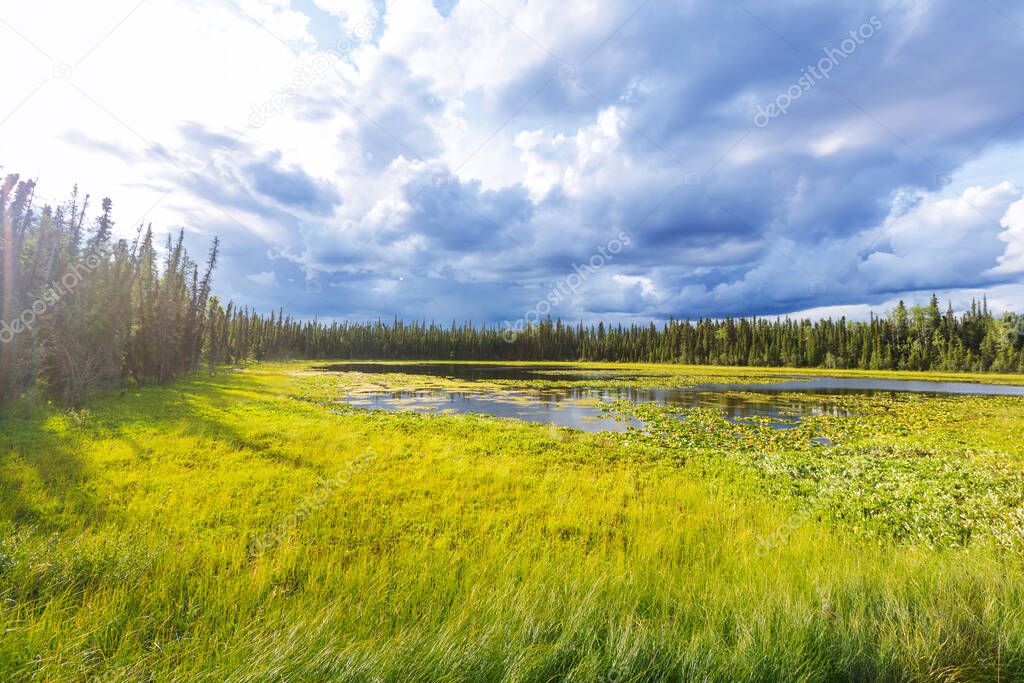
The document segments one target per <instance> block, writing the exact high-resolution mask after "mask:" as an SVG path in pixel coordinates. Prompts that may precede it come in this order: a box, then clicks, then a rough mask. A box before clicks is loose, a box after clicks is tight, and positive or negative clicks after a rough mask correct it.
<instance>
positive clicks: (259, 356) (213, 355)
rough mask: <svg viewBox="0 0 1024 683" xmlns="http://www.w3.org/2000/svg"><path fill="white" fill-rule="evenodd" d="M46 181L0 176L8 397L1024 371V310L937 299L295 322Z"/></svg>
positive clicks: (0, 288)
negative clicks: (335, 369)
mask: <svg viewBox="0 0 1024 683" xmlns="http://www.w3.org/2000/svg"><path fill="white" fill-rule="evenodd" d="M34 192H35V183H34V182H33V181H21V180H19V178H18V176H16V175H9V176H7V177H6V179H5V180H4V182H3V185H2V187H0V219H2V231H3V232H2V235H0V269H2V276H0V302H2V313H3V317H2V319H0V342H2V343H0V403H2V402H5V401H8V400H10V399H11V398H13V397H15V396H18V395H21V394H23V393H25V392H38V393H41V394H46V395H49V396H53V397H55V398H57V399H58V400H60V401H61V402H63V403H65V404H75V403H78V402H80V401H81V400H82V398H83V397H84V396H85V395H86V394H87V393H88V392H89V391H91V390H94V389H103V388H110V387H116V386H123V385H125V384H135V385H142V384H150V383H163V382H167V381H170V380H172V379H174V378H175V377H179V376H181V375H182V374H185V373H189V372H194V371H196V370H198V369H200V368H202V367H207V368H210V369H212V368H214V367H216V366H218V365H221V364H237V363H240V362H243V361H246V360H249V359H255V360H264V359H268V360H269V359H288V358H306V359H381V360H387V359H395V360H397V359H410V360H411V359H451V360H507V361H540V360H547V361H555V360H562V361H576V360H583V361H624V362H626V361H628V362H658V363H669V362H678V363H690V364H709V365H750V366H787V367H819V368H862V369H876V370H890V369H891V370H896V369H899V370H947V371H976V372H988V371H993V372H1022V371H1024V316H1020V315H1017V314H1013V313H1005V314H1003V315H999V316H997V315H995V314H993V313H992V312H991V311H990V310H989V307H988V304H987V302H986V301H984V300H983V301H982V302H975V303H972V305H971V307H970V309H969V310H967V311H965V312H964V313H962V314H955V313H954V312H953V310H952V308H951V307H950V306H948V305H947V307H946V309H945V311H942V310H941V309H940V307H939V302H938V300H937V299H936V297H934V296H933V297H932V299H931V302H930V304H929V305H927V306H915V307H911V308H907V307H906V306H905V305H904V304H903V303H902V302H900V304H899V305H898V306H897V307H896V308H895V309H894V310H893V311H891V312H890V313H889V314H887V315H885V316H880V317H875V316H872V317H871V319H870V320H869V321H867V322H852V321H848V320H847V319H846V318H840V319H838V320H833V319H825V320H818V321H810V320H792V319H788V318H785V319H780V318H776V319H765V318H726V319H709V318H704V319H700V320H696V321H690V320H671V321H669V322H668V323H666V324H664V325H661V326H656V325H654V324H650V325H629V326H623V325H615V326H606V325H604V324H603V323H599V324H598V325H596V326H595V325H587V326H585V325H582V324H577V325H571V324H566V323H563V322H562V321H561V320H554V321H552V320H550V319H548V320H544V321H542V322H540V323H539V324H537V325H533V326H529V327H527V328H525V329H523V330H520V331H518V332H513V331H510V330H507V329H503V328H501V327H497V326H486V325H483V326H474V325H472V324H468V323H466V324H462V325H457V324H455V323H452V324H451V325H450V326H445V325H438V324H436V323H433V322H431V323H427V322H415V323H406V322H403V321H400V320H397V319H396V320H394V321H393V322H391V323H388V324H385V323H383V322H381V321H376V322H368V323H363V322H360V323H350V322H345V323H337V322H333V323H324V322H319V321H315V320H314V321H299V320H295V319H293V318H291V317H289V316H285V315H284V314H283V312H281V311H278V312H275V313H271V314H270V315H261V314H258V313H256V312H253V311H250V310H248V309H246V308H242V309H239V308H238V307H236V306H234V305H233V304H232V303H227V304H226V305H224V304H222V302H221V301H220V300H219V299H218V298H217V297H216V296H214V295H213V293H212V291H211V283H212V276H213V271H214V268H215V266H216V262H217V251H218V243H217V240H216V239H215V240H214V241H213V244H212V246H211V248H210V251H209V254H208V255H207V257H206V259H205V262H204V263H203V264H199V263H197V262H196V261H193V260H192V259H191V258H190V256H189V254H188V253H187V251H186V250H185V248H184V246H183V234H182V233H179V234H178V236H177V238H176V239H172V238H171V237H168V238H167V241H166V244H165V246H164V248H163V249H162V250H159V251H158V249H157V248H156V245H155V244H154V239H155V238H154V235H153V231H152V228H151V227H145V229H143V228H142V227H140V228H139V230H138V233H137V235H136V237H135V239H133V240H125V239H114V238H113V236H112V228H113V225H114V223H113V219H112V207H111V202H110V200H109V199H104V200H103V201H102V202H101V205H100V211H99V215H98V216H96V217H95V218H94V219H93V221H92V222H91V223H90V224H86V213H87V210H88V208H89V198H88V196H85V197H83V196H81V195H80V194H79V193H78V191H77V188H76V190H75V191H74V192H73V193H72V195H71V198H70V199H69V200H68V201H67V202H66V203H64V204H63V205H61V206H58V207H51V206H44V207H43V208H42V209H41V210H38V211H37V210H36V208H35V207H34V205H33V197H34Z"/></svg>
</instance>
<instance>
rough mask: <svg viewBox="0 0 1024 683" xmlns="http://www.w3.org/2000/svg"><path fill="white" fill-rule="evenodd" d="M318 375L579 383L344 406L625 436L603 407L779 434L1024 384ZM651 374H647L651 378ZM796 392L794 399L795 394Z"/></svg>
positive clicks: (585, 374) (544, 372)
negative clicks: (751, 424) (891, 397)
mask: <svg viewBox="0 0 1024 683" xmlns="http://www.w3.org/2000/svg"><path fill="white" fill-rule="evenodd" d="M321 369H324V370H331V371H337V372H361V373H371V374H384V373H402V374H410V375H430V376H435V377H448V378H452V379H458V380H463V381H468V382H475V381H483V380H512V381H529V380H545V381H564V380H573V381H580V382H581V384H580V385H579V386H573V387H567V388H557V389H555V388H550V389H527V388H518V389H508V390H506V389H495V390H487V391H464V390H462V391H448V390H429V391H428V390H420V391H370V392H359V393H352V394H350V395H349V396H347V397H346V399H345V400H346V402H347V403H349V404H351V405H354V406H359V407H363V408H377V409H383V410H412V411H417V412H435V413H456V414H460V413H472V414H483V415H495V416H498V417H506V418H515V419H519V420H524V421H526V422H540V423H550V424H554V425H557V426H559V427H573V428H575V429H580V430H583V431H589V432H596V431H624V430H625V429H626V428H627V427H628V426H640V423H639V422H638V421H637V420H635V419H632V418H630V419H624V418H621V417H619V418H614V417H612V416H610V415H608V414H607V413H606V412H605V411H603V410H602V409H601V407H600V404H602V403H612V402H614V401H619V400H626V401H631V402H633V403H637V404H642V403H652V402H656V403H665V404H671V405H676V406H680V407H683V408H712V409H716V410H719V411H721V412H722V414H723V415H724V416H725V417H726V419H728V420H731V421H734V422H742V421H744V420H746V419H751V418H757V419H767V420H768V421H769V424H770V425H771V426H773V427H775V428H776V429H790V428H792V427H794V426H796V425H797V424H798V423H799V421H800V420H801V419H802V418H804V417H807V416H811V415H834V416H837V417H849V416H850V415H852V413H851V412H850V411H849V410H848V409H846V408H844V407H842V406H840V405H838V404H837V403H836V401H834V400H829V396H841V395H851V394H855V395H872V394H878V393H892V392H916V393H922V394H928V395H947V394H959V395H967V394H970V395H988V396H1024V386H1004V385H996V384H975V383H968V382H931V381H923V380H891V379H871V378H847V377H808V378H789V379H787V380H786V381H782V382H777V383H771V384H727V383H722V384H704V385H697V386H692V387H685V388H668V387H640V386H628V385H623V386H611V387H593V386H586V385H585V384H582V382H585V381H593V380H608V379H620V380H622V381H623V382H627V381H629V380H630V379H634V378H636V377H640V376H641V375H636V374H620V373H618V372H616V371H615V370H608V371H603V370H601V371H594V370H589V369H575V368H572V367H566V368H565V369H562V368H553V367H551V366H527V365H514V366H507V365H506V366H503V365H487V364H475V363H450V364H449V363H405V364H382V363H348V364H338V365H330V366H325V367H323V368H321ZM647 376H650V375H647ZM794 394H796V395H797V396H794Z"/></svg>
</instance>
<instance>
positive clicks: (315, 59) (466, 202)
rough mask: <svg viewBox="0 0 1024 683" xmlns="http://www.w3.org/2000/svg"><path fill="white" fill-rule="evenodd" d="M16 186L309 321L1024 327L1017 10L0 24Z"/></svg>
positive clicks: (351, 8) (230, 295) (677, 8)
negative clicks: (909, 311)
mask: <svg viewBox="0 0 1024 683" xmlns="http://www.w3.org/2000/svg"><path fill="white" fill-rule="evenodd" d="M0 60H2V63H3V64H4V65H5V67H6V68H5V69H4V70H3V83H4V85H3V87H2V88H0V166H2V167H3V172H4V173H19V174H21V175H22V177H25V178H33V179H36V180H37V181H38V185H39V191H38V198H39V199H38V201H40V202H45V201H49V202H61V201H63V200H64V199H65V198H66V197H67V196H68V194H69V193H70V190H71V188H72V187H73V186H74V185H75V184H76V183H77V184H78V185H79V186H80V187H81V189H82V191H84V192H88V193H90V194H91V196H92V197H93V198H94V200H93V205H94V206H95V207H98V205H99V198H100V197H103V196H109V197H111V198H112V199H113V204H114V212H115V218H116V220H117V226H116V231H117V233H118V234H119V235H120V236H123V237H126V238H129V239H131V238H133V237H134V235H135V234H136V230H137V229H138V226H139V225H141V224H150V223H151V224H152V225H153V227H154V230H156V231H157V232H158V233H167V232H176V231H177V230H179V229H184V231H185V234H186V240H187V244H188V245H189V246H190V249H191V250H192V252H193V254H194V255H195V256H196V257H202V256H204V255H205V253H206V250H207V248H208V245H209V243H210V241H211V240H212V238H213V237H214V236H215V235H216V236H219V237H220V239H221V245H222V251H221V258H220V263H219V266H218V270H217V273H216V282H215V289H216V291H217V292H218V293H219V294H220V296H221V298H222V299H232V300H234V301H235V302H236V303H239V304H242V305H248V306H252V307H255V308H257V309H259V310H261V311H269V310H271V309H277V308H284V309H285V310H286V311H287V313H288V314H290V315H292V316H293V317H298V318H312V317H314V316H317V317H319V318H320V319H338V320H342V319H349V320H366V319H376V318H378V317H380V318H384V319H390V318H393V317H396V316H397V317H399V318H402V319H406V320H424V319H425V320H438V321H451V320H458V321H466V320H471V321H473V322H477V323H481V322H487V323H492V324H502V323H506V322H508V323H510V324H516V323H517V322H519V321H523V320H525V321H529V322H532V321H534V320H536V319H539V318H542V317H545V316H547V315H550V316H552V317H560V318H562V319H563V320H570V321H578V320H582V321H587V322H594V321H597V320H605V321H610V322H646V321H652V320H653V321H663V320H666V319H668V318H670V317H675V318H687V317H689V318H696V317H699V316H712V317H724V316H729V315H767V316H775V315H785V314H793V315H800V316H804V315H808V316H814V317H818V316H838V315H847V316H850V317H853V318H855V319H863V318H865V317H867V316H868V315H869V313H870V312H884V311H885V310H887V309H889V308H891V307H892V306H893V305H894V304H895V302H897V301H898V300H900V299H904V300H906V301H907V303H908V304H912V303H924V302H926V301H927V299H928V298H929V297H930V296H931V294H932V293H933V292H934V293H936V294H938V295H939V297H940V299H942V301H943V305H945V302H946V301H947V300H948V301H950V302H952V304H953V306H954V308H957V309H962V308H964V307H966V306H967V305H969V302H970V300H971V299H972V298H973V297H980V296H982V295H983V294H985V295H987V296H988V298H989V301H990V303H991V304H992V306H993V307H994V308H996V309H997V310H1002V309H1011V310H1017V311H1020V310H1024V189H1022V188H1024V164H1022V163H1021V159H1022V152H1024V88H1021V87H1020V84H1021V80H1020V79H1021V74H1022V73H1024V2H1020V1H1019V0H1012V1H1011V0H978V1H977V2H969V3H967V2H962V1H957V0H879V1H871V0H867V1H865V0H858V1H856V2H854V1H847V0H835V1H832V2H810V1H808V0H791V1H787V2H781V1H779V0H673V1H671V2H670V1H668V0H647V1H644V0H601V1H600V2H598V1H597V0H561V1H558V2H554V1H547V2H536V1H534V2H526V1H524V0H433V1H431V0H387V2H385V1H383V0H204V1H201V2H200V1H191V0H142V1H141V2H139V0H124V1H122V0H105V1H104V2H103V3H82V2H70V1H57V0H34V2H31V3H27V2H19V3H14V2H4V3H3V4H2V8H0Z"/></svg>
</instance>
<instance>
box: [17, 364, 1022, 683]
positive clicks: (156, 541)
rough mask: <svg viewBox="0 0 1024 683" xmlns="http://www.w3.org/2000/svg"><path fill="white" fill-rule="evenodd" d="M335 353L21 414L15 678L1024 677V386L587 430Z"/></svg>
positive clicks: (741, 374)
mask: <svg viewBox="0 0 1024 683" xmlns="http://www.w3.org/2000/svg"><path fill="white" fill-rule="evenodd" d="M311 367H312V365H311V364H309V363H305V364H302V363H294V364H266V365H253V366H250V367H248V368H246V369H244V370H235V371H229V370H224V371H221V372H219V373H218V374H217V375H215V376H213V377H206V376H202V377H196V378H193V379H189V380H186V381H182V382H179V383H177V384H175V385H171V386H166V387H153V388H146V389H142V390H132V391H129V392H128V393H127V394H126V395H124V396H119V395H117V394H113V395H109V396H105V397H100V398H98V399H97V400H95V401H93V402H92V403H91V404H89V406H88V407H87V408H84V409H82V410H79V411H72V412H62V411H59V410H56V409H53V408H49V407H43V406H31V405H17V406H14V407H12V408H10V409H9V410H8V411H7V412H5V413H3V415H2V417H0V419H2V436H0V487H2V488H0V525H2V526H0V628H2V631H3V636H2V638H0V680H19V679H37V680H76V679H86V678H92V677H99V678H102V679H104V680H138V679H146V680H149V679H150V678H153V679H156V680H175V679H190V680H191V679H207V680H217V681H220V680H346V681H347V680H352V681H557V680H571V681H604V682H606V683H612V682H616V683H622V682H624V681H648V680H650V681H661V680H665V681H669V680H723V681H724V680H728V681H763V680H779V681H794V680H807V681H818V680H894V681H895V680H900V681H902V680H920V681H925V680H948V681H975V680H1002V681H1012V680H1021V679H1024V477H1022V472H1024V399H1021V398H991V397H989V398H974V397H959V398H943V399H929V400H924V399H920V398H913V397H907V398H884V399H883V398H872V399H867V398H848V399H846V400H847V401H849V402H850V404H851V405H852V406H854V407H855V408H856V409H857V410H858V412H859V413H860V415H859V417H857V418H836V417H828V416H822V417H820V418H813V419H811V420H808V421H806V422H805V423H802V424H801V426H800V427H798V428H797V429H795V430H790V431H788V432H778V431H776V430H771V429H769V428H767V427H765V426H763V425H758V424H750V425H749V426H740V427H737V426H736V425H732V424H730V423H727V422H725V421H724V420H722V419H721V418H720V417H718V416H716V415H714V414H710V413H708V412H701V411H695V412H693V413H691V415H690V418H691V419H690V420H688V421H686V422H680V421H678V420H675V419H672V416H671V415H669V414H668V413H669V412H670V411H669V410H668V409H661V408H653V407H650V406H646V407H643V408H637V409H636V410H637V411H639V412H641V413H642V414H643V416H644V417H645V418H647V419H648V420H649V422H650V425H651V429H650V431H649V432H647V433H645V434H639V433H636V432H632V433H628V434H625V435H616V434H584V433H580V432H576V431H571V430H559V429H553V428H550V427H545V426H541V425H530V424H523V423H517V422H512V421H503V420H498V419H494V418H488V417H471V416H447V415H430V416H428V415H415V414H387V413H382V412H367V411H357V410H352V409H350V408H347V407H345V406H343V405H339V404H338V403H337V402H336V401H335V400H333V399H334V397H335V396H337V392H338V391H339V387H340V386H341V385H344V384H345V383H346V382H348V383H351V382H352V381H354V380H352V379H350V378H349V379H346V378H345V377H344V376H339V375H330V374H326V373H318V372H315V371H311V370H310V368H311ZM619 367H623V366H619ZM648 369H649V370H651V371H657V372H661V373H666V374H668V375H670V376H671V378H672V381H674V382H676V383H680V384H686V383H692V382H693V381H694V378H697V377H704V376H716V377H722V378H730V379H733V380H743V379H757V378H763V377H764V376H765V375H769V374H778V373H779V372H780V371H778V370H771V371H768V370H740V369H728V368H686V367H666V366H660V367H657V368H655V367H649V368H648ZM788 372H789V371H787V373H788ZM797 372H798V371H797ZM799 374H806V371H804V372H803V373H799ZM829 374H836V373H829ZM845 374H848V373H845ZM876 374H877V373H876ZM914 377H917V378H920V377H922V376H921V375H914ZM936 377H937V376H936ZM936 377H931V378H936ZM954 377H955V378H956V379H963V377H962V376H954ZM973 379H976V380H980V381H1003V382H1014V381H1017V382H1024V380H1022V378H1019V377H1017V378H1011V377H1002V378H1000V377H995V378H993V377H989V376H983V377H976V378H973ZM408 381H410V382H416V381H423V380H411V379H410V380H408ZM812 434H821V435H826V436H827V437H828V438H830V439H832V440H833V441H834V442H835V443H836V446H835V448H821V447H816V446H813V445H811V444H810V442H809V439H808V438H806V437H807V436H809V435H812Z"/></svg>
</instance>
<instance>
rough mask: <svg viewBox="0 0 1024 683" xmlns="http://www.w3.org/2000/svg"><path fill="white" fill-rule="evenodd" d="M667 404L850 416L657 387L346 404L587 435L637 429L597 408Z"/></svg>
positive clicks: (783, 415)
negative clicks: (489, 418) (511, 421)
mask: <svg viewBox="0 0 1024 683" xmlns="http://www.w3.org/2000/svg"><path fill="white" fill-rule="evenodd" d="M618 400H626V401H631V402H633V403H652V402H656V403H669V404H673V405H678V406H681V407H684V408H714V409H717V410H720V411H721V412H722V413H723V414H724V416H725V417H726V418H727V419H729V420H732V421H742V420H743V419H745V418H766V419H769V420H771V421H772V422H771V423H770V424H771V425H772V426H773V427H776V428H778V429H788V428H791V427H794V426H796V424H797V423H798V422H799V420H800V419H801V418H803V417H806V416H808V415H836V416H839V417H845V416H848V415H849V414H850V412H849V411H847V410H846V409H844V408H842V407H839V406H837V405H834V404H832V403H829V402H827V401H798V400H793V399H790V398H784V397H772V398H768V397H766V398H763V399H761V398H750V397H742V396H736V395H733V394H723V393H720V392H696V391H693V390H689V389H667V388H658V387H610V388H601V389H589V388H582V387H581V388H568V389H538V390H518V391H502V390H496V391H489V392H465V391H444V390H435V391H372V392H364V393H353V394H350V395H349V396H348V397H347V398H346V402H347V403H349V404H351V405H354V406H359V407H362V408H378V409H383V410H413V411H416V412H436V413H456V414H459V413H475V414H484V415H496V416H498V417H510V418H516V419H519V420H524V421H526V422H541V423H551V424H555V425H557V426H559V427H573V428H575V429H581V430H583V431H588V432H596V431H624V430H625V429H626V427H628V426H634V427H638V426H640V422H639V421H637V420H635V419H622V418H618V419H611V417H610V416H609V415H608V414H607V413H606V412H605V411H603V410H602V409H601V407H600V404H601V403H612V402H614V401H618Z"/></svg>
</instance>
